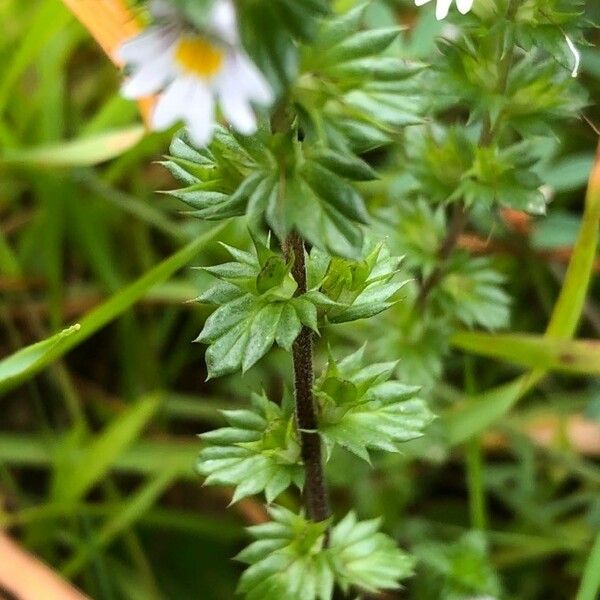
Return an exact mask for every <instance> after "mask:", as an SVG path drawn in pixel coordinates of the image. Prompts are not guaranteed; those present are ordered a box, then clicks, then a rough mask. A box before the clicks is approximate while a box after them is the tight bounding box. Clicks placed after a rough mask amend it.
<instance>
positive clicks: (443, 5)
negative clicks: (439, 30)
mask: <svg viewBox="0 0 600 600" xmlns="http://www.w3.org/2000/svg"><path fill="white" fill-rule="evenodd" d="M451 4H452V0H437V4H436V7H435V17H436V19H437V20H438V21H441V20H442V19H445V18H446V17H447V16H448V13H449V12H450V6H451Z"/></svg>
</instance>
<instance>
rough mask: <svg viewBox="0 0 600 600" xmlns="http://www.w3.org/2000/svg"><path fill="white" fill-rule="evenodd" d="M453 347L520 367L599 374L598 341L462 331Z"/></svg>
mask: <svg viewBox="0 0 600 600" xmlns="http://www.w3.org/2000/svg"><path fill="white" fill-rule="evenodd" d="M452 345H453V346H455V347H457V348H461V349H462V350H466V351H467V352H473V353H474V354H478V355H480V356H488V357H492V358H499V359H501V360H505V361H507V362H510V363H514V364H516V365H519V366H523V367H529V368H533V369H544V370H547V371H563V372H565V373H576V374H581V375H598V374H600V342H598V341H596V340H576V341H570V340H560V339H556V340H554V339H550V338H548V337H542V336H536V335H521V334H512V333H509V334H490V333H481V332H475V331H461V332H459V333H457V334H455V335H454V336H453V338H452Z"/></svg>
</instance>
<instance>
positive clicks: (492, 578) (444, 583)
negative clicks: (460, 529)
mask: <svg viewBox="0 0 600 600" xmlns="http://www.w3.org/2000/svg"><path fill="white" fill-rule="evenodd" d="M415 552H416V554H417V556H418V558H419V559H420V561H422V564H423V567H424V568H425V569H426V570H427V575H428V577H427V579H428V585H427V587H428V588H429V590H430V591H429V592H428V594H427V596H425V597H426V598H432V599H433V598H439V599H440V600H464V599H465V598H472V597H489V598H499V597H500V583H499V581H498V576H497V575H496V573H495V572H494V570H493V569H492V568H491V566H490V560H489V556H488V553H487V545H486V541H485V537H484V536H483V535H482V534H481V533H479V532H476V531H473V532H470V533H468V534H465V535H464V536H463V537H462V538H460V539H459V540H458V541H456V542H454V543H451V544H441V543H425V544H422V545H419V546H417V547H416V548H415ZM423 587H425V586H423Z"/></svg>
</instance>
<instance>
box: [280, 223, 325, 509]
mask: <svg viewBox="0 0 600 600" xmlns="http://www.w3.org/2000/svg"><path fill="white" fill-rule="evenodd" d="M285 253H286V255H287V256H293V257H294V263H293V266H292V274H293V276H294V279H295V280H296V283H297V284H298V290H297V293H298V294H303V293H305V292H306V265H305V260H304V242H303V240H302V238H301V237H300V236H299V235H298V234H296V233H292V234H291V235H290V236H289V238H288V239H287V241H286V243H285ZM292 355H293V361H294V397H295V401H296V422H297V425H298V430H299V432H300V444H301V448H302V460H303V462H304V470H305V480H304V503H305V506H306V511H307V513H308V516H309V517H310V518H311V519H312V520H313V521H325V520H326V519H328V518H329V515H330V511H329V498H328V493H327V486H326V484H325V473H324V469H323V456H322V450H321V438H320V437H319V433H318V432H317V413H316V409H315V402H314V397H313V382H314V369H313V348H312V332H311V330H310V329H309V328H308V327H306V326H305V327H302V330H301V331H300V335H299V336H298V337H297V338H296V341H295V342H294V345H293V347H292Z"/></svg>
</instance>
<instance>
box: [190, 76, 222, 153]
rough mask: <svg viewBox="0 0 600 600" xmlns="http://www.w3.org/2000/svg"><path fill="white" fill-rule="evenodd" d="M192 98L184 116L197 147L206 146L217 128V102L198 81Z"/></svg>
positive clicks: (195, 83)
mask: <svg viewBox="0 0 600 600" xmlns="http://www.w3.org/2000/svg"><path fill="white" fill-rule="evenodd" d="M190 98H191V101H190V103H189V105H188V107H187V110H186V114H185V115H184V119H185V123H186V125H187V128H188V133H189V135H190V139H191V140H192V142H193V143H194V144H196V146H198V147H202V146H206V144H208V142H209V141H210V138H211V137H212V134H213V130H214V127H215V100H214V97H213V94H212V91H211V90H210V89H209V88H208V87H207V86H206V85H205V84H204V82H201V81H199V80H197V79H196V80H195V81H194V87H193V91H192V92H191V95H190Z"/></svg>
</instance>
